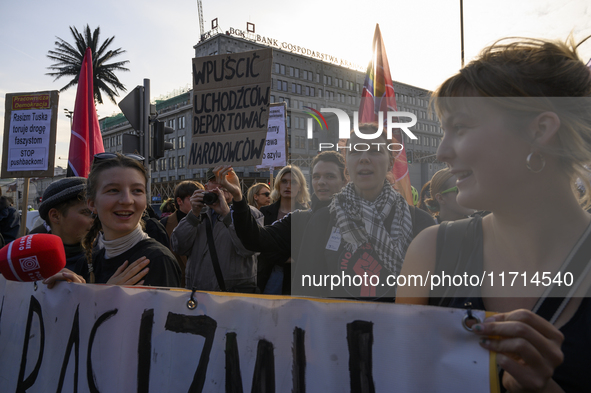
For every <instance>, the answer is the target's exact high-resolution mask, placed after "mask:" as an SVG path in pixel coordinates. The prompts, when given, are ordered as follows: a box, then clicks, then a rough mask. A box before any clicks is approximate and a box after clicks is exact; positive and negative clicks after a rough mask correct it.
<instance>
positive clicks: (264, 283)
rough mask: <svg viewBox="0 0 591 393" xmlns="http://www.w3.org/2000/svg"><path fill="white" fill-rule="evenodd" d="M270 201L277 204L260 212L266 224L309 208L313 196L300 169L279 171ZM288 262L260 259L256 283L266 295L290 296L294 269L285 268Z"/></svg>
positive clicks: (290, 167) (273, 257) (292, 167)
mask: <svg viewBox="0 0 591 393" xmlns="http://www.w3.org/2000/svg"><path fill="white" fill-rule="evenodd" d="M271 198H272V199H273V201H274V203H273V204H271V205H269V206H265V207H263V208H261V209H260V210H261V213H263V216H264V217H265V225H271V224H272V223H274V222H275V221H277V220H281V219H282V218H283V217H285V216H286V215H287V214H289V213H290V212H292V211H294V210H308V209H309V202H310V194H309V193H308V185H307V184H306V178H305V177H304V175H303V174H302V171H300V168H298V167H297V166H295V165H287V166H284V167H283V168H282V169H281V170H280V171H279V173H278V174H277V177H276V178H275V182H274V183H273V191H272V192H271ZM287 262H289V260H288V261H285V260H283V259H280V258H278V257H277V256H276V255H273V254H272V253H262V254H261V255H260V256H259V266H258V268H259V269H258V276H257V280H258V283H259V287H261V288H264V290H263V293H267V294H281V293H284V294H289V293H291V274H290V273H291V269H290V267H289V266H290V265H286V263H287ZM285 266H287V267H285ZM284 267H285V269H284Z"/></svg>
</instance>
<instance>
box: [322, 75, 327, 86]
mask: <svg viewBox="0 0 591 393" xmlns="http://www.w3.org/2000/svg"><path fill="white" fill-rule="evenodd" d="M322 83H324V84H325V85H326V75H322Z"/></svg>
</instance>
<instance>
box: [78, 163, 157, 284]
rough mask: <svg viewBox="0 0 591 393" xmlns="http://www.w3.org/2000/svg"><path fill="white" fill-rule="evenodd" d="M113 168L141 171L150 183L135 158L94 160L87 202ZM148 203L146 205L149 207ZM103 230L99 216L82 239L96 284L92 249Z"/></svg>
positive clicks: (94, 194) (91, 278)
mask: <svg viewBox="0 0 591 393" xmlns="http://www.w3.org/2000/svg"><path fill="white" fill-rule="evenodd" d="M111 168H131V169H135V170H137V171H139V172H140V173H141V174H142V175H143V176H144V181H145V184H147V183H148V174H147V172H146V168H144V166H143V165H142V163H141V162H140V161H137V160H135V159H133V158H129V157H127V156H124V155H122V154H119V153H117V156H116V157H113V158H106V159H100V160H96V159H95V160H94V161H93V162H92V166H91V168H90V172H89V173H88V181H87V182H86V198H87V200H94V199H95V198H96V194H97V191H98V184H99V177H100V174H101V173H102V172H104V171H106V170H107V169H111ZM147 203H148V202H147V201H146V205H147ZM140 222H141V220H140ZM101 229H102V225H101V220H100V219H99V217H98V215H96V216H95V217H94V222H93V223H92V227H90V230H89V231H88V233H87V234H86V236H85V237H84V239H82V246H83V247H84V249H85V252H86V260H87V263H88V266H89V273H90V282H91V283H93V282H94V272H93V271H92V270H91V267H92V264H93V261H92V247H93V244H94V241H95V240H96V237H97V235H98V233H99V231H100V230H101Z"/></svg>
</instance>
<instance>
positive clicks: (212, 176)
mask: <svg viewBox="0 0 591 393" xmlns="http://www.w3.org/2000/svg"><path fill="white" fill-rule="evenodd" d="M211 179H215V173H213V169H212V168H209V169H208V170H207V173H206V174H205V182H206V183H207V182H208V181H210V180H211Z"/></svg>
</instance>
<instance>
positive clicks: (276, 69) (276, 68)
mask: <svg viewBox="0 0 591 393" xmlns="http://www.w3.org/2000/svg"><path fill="white" fill-rule="evenodd" d="M279 67H280V66H279V63H275V73H276V74H279Z"/></svg>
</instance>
